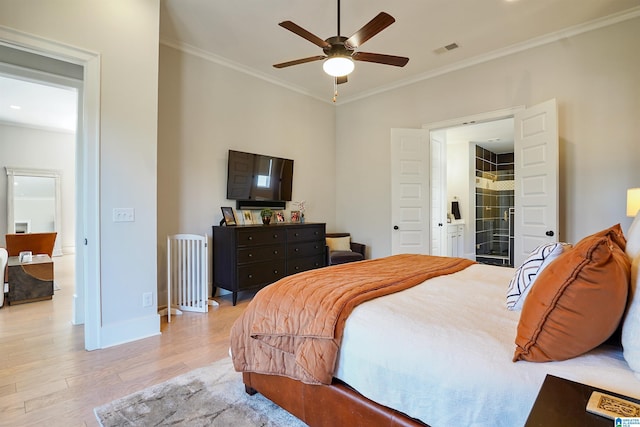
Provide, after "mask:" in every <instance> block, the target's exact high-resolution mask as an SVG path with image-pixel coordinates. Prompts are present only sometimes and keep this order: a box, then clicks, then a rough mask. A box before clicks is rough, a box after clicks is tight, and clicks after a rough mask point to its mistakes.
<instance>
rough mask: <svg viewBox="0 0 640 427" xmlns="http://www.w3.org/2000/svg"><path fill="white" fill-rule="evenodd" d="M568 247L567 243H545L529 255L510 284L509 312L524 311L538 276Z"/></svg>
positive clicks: (508, 294) (508, 290)
mask: <svg viewBox="0 0 640 427" xmlns="http://www.w3.org/2000/svg"><path fill="white" fill-rule="evenodd" d="M568 247H571V245H569V244H567V243H545V244H544V245H540V246H538V247H537V248H535V249H534V250H533V252H531V254H529V256H528V257H527V259H525V260H524V262H523V263H522V265H521V266H520V267H518V269H517V270H516V273H515V275H514V276H513V278H512V279H511V281H510V282H509V288H508V289H507V308H508V309H509V310H522V304H524V299H525V298H526V297H527V294H528V293H529V291H530V290H531V286H532V285H533V282H534V281H535V280H536V277H538V274H540V273H541V272H542V270H544V269H545V268H546V267H547V266H548V265H549V264H550V263H551V261H553V260H554V259H556V258H557V257H558V255H560V254H561V253H562V252H563V251H564V249H565V248H568Z"/></svg>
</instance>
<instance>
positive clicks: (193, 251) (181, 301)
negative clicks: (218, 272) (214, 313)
mask: <svg viewBox="0 0 640 427" xmlns="http://www.w3.org/2000/svg"><path fill="white" fill-rule="evenodd" d="M207 260H208V256H207V236H199V235H196V234H175V235H173V236H167V316H168V321H169V322H171V311H172V309H173V311H174V313H176V314H181V312H180V310H184V311H197V312H202V313H206V312H207V311H208V309H209V304H208V300H209V295H208V290H209V286H208V285H207V280H208V270H207Z"/></svg>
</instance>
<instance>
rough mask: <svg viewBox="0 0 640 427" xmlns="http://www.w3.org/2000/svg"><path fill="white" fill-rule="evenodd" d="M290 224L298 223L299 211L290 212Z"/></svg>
mask: <svg viewBox="0 0 640 427" xmlns="http://www.w3.org/2000/svg"><path fill="white" fill-rule="evenodd" d="M291 222H294V223H297V222H300V211H291Z"/></svg>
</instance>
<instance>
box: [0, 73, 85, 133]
mask: <svg viewBox="0 0 640 427" xmlns="http://www.w3.org/2000/svg"><path fill="white" fill-rule="evenodd" d="M77 102H78V93H77V90H76V89H73V88H68V87H58V86H51V85H49V84H45V83H37V82H32V81H28V80H22V79H18V78H13V77H10V76H7V75H4V76H3V75H0V122H5V123H13V124H19V125H24V126H33V127H37V128H42V129H49V130H58V131H65V132H75V130H76V122H77V118H78V114H77Z"/></svg>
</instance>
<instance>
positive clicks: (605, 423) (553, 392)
mask: <svg viewBox="0 0 640 427" xmlns="http://www.w3.org/2000/svg"><path fill="white" fill-rule="evenodd" d="M593 391H600V392H602V393H606V394H610V395H613V396H618V397H621V398H624V399H626V400H630V401H633V402H639V403H640V400H638V399H634V398H630V397H628V396H623V395H620V394H618V393H613V392H611V391H608V390H603V389H599V388H596V387H591V386H588V385H585V384H580V383H576V382H573V381H569V380H565V379H563V378H558V377H555V376H553V375H547V377H546V378H545V380H544V382H543V383H542V387H541V388H540V392H538V397H537V398H536V401H535V402H534V404H533V408H531V412H530V413H529V418H527V422H526V424H525V427H571V426H576V427H578V426H579V427H612V426H613V420H610V419H608V418H605V417H602V416H600V415H595V414H592V413H590V412H587V402H588V401H589V397H590V396H591V392H593Z"/></svg>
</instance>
